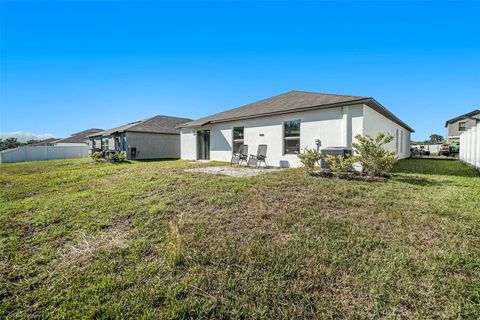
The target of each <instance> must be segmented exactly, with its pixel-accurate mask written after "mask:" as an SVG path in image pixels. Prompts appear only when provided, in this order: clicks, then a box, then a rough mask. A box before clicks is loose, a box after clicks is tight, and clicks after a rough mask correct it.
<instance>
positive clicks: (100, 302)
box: [0, 159, 480, 319]
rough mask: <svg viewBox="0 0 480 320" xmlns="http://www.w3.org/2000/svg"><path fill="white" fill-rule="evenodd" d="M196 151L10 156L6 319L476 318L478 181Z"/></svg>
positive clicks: (3, 211) (5, 175) (429, 171)
mask: <svg viewBox="0 0 480 320" xmlns="http://www.w3.org/2000/svg"><path fill="white" fill-rule="evenodd" d="M194 166H196V165H192V164H189V163H187V162H184V161H160V162H133V163H131V164H120V165H112V164H107V163H93V162H92V161H91V160H90V159H81V160H66V161H50V162H34V163H25V164H7V165H1V166H0V239H1V240H0V241H1V242H0V255H1V261H0V277H1V278H0V279H1V283H0V299H1V306H0V318H27V317H28V318H93V317H96V318H122V319H124V318H129V317H130V318H133V317H143V318H165V319H171V318H177V319H178V318H243V319H250V318H402V317H403V318H439V317H441V318H471V319H477V318H478V317H479V315H480V178H479V177H478V174H477V173H476V172H474V171H473V170H470V169H468V168H467V167H465V166H463V165H462V164H461V163H459V162H458V161H441V160H424V159H416V160H415V159H412V160H403V161H400V162H399V163H398V164H397V165H396V167H395V170H394V171H395V173H394V174H393V177H392V179H390V180H389V181H388V182H385V183H366V182H359V181H345V180H336V179H325V178H320V177H311V176H308V175H307V174H305V173H304V172H303V171H302V170H301V169H287V170H283V171H279V172H275V173H269V174H265V175H261V176H257V177H250V178H234V177H225V176H217V175H206V174H202V173H191V172H188V173H187V172H184V171H183V169H184V168H186V167H194Z"/></svg>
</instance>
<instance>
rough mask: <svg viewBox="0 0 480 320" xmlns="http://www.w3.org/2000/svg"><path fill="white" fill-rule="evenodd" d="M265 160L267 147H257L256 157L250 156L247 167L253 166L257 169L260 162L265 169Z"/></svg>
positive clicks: (262, 145)
mask: <svg viewBox="0 0 480 320" xmlns="http://www.w3.org/2000/svg"><path fill="white" fill-rule="evenodd" d="M265 159H267V145H266V144H261V145H259V146H258V149H257V155H254V154H251V155H250V158H249V159H248V162H247V166H250V165H254V166H255V167H258V166H259V165H260V164H261V163H262V162H263V164H264V165H265V168H266V167H267V163H266V162H265Z"/></svg>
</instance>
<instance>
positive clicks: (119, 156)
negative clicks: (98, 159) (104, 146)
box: [107, 151, 127, 163]
mask: <svg viewBox="0 0 480 320" xmlns="http://www.w3.org/2000/svg"><path fill="white" fill-rule="evenodd" d="M126 160H127V153H126V152H125V151H122V152H120V153H110V154H109V155H108V156H107V161H108V162H111V163H120V162H125V161H126Z"/></svg>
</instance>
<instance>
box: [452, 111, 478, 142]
mask: <svg viewBox="0 0 480 320" xmlns="http://www.w3.org/2000/svg"><path fill="white" fill-rule="evenodd" d="M477 123H480V110H479V109H477V110H473V111H470V112H468V113H465V114H462V115H461V116H458V117H455V118H453V119H450V120H447V121H446V122H445V128H447V137H448V140H454V141H459V140H460V134H462V133H463V132H465V131H467V130H468V129H470V128H471V127H475V126H476V125H477Z"/></svg>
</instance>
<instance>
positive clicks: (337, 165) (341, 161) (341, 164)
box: [324, 154, 357, 173]
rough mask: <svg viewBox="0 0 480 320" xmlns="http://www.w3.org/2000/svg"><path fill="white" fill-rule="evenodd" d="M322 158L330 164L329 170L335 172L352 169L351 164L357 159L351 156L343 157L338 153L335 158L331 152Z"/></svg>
mask: <svg viewBox="0 0 480 320" xmlns="http://www.w3.org/2000/svg"><path fill="white" fill-rule="evenodd" d="M324 160H325V161H326V162H327V163H328V165H329V166H330V170H332V171H333V172H335V173H339V172H348V171H352V166H353V164H354V163H355V162H356V161H357V159H356V158H355V157H353V156H347V157H345V158H344V157H343V156H342V155H339V156H338V157H336V158H335V156H333V155H331V154H328V155H326V156H325V158H324Z"/></svg>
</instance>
